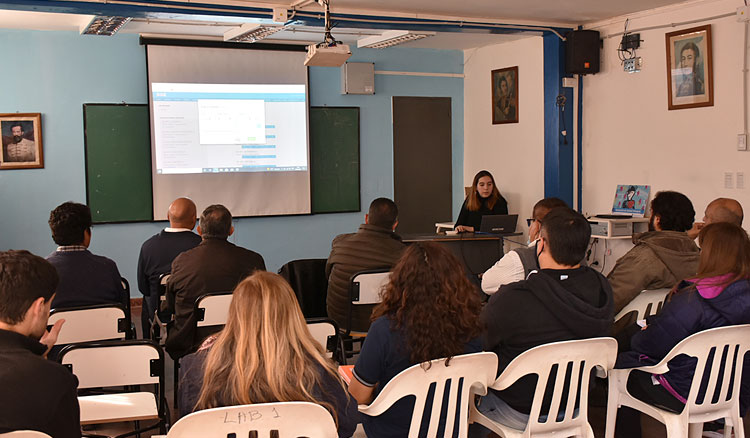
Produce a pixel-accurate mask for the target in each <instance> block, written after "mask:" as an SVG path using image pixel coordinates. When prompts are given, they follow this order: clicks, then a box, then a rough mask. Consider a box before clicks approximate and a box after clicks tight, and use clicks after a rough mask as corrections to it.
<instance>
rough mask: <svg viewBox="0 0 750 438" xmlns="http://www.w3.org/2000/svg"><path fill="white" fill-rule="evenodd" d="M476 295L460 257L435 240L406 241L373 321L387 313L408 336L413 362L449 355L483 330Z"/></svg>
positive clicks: (479, 305)
mask: <svg viewBox="0 0 750 438" xmlns="http://www.w3.org/2000/svg"><path fill="white" fill-rule="evenodd" d="M480 310H481V304H480V301H479V295H478V293H477V291H476V290H475V289H474V287H473V286H472V285H471V283H470V282H469V280H468V279H467V278H466V274H465V273H464V270H463V269H462V268H461V263H460V262H459V261H458V259H457V258H456V257H455V256H454V255H453V254H451V253H450V252H448V250H446V249H445V248H443V247H442V246H440V245H438V244H435V243H430V242H426V243H415V244H413V245H410V246H409V247H408V248H407V249H406V251H404V254H403V255H402V256H401V259H399V261H398V263H397V264H396V266H394V267H393V271H392V272H391V278H390V281H389V282H388V284H387V286H386V287H385V289H384V290H383V294H382V301H381V302H380V304H378V305H377V306H376V307H375V309H374V310H373V313H372V319H373V321H374V320H375V319H377V318H379V317H381V316H387V317H388V318H389V319H391V320H392V321H393V322H395V324H396V327H397V328H398V329H399V330H401V331H402V332H403V334H404V338H405V339H406V346H407V350H408V351H409V360H410V361H411V363H414V364H417V363H420V364H423V366H424V367H427V368H429V364H427V365H424V364H425V362H427V361H430V360H433V359H440V358H444V357H445V358H451V357H453V356H455V355H457V354H462V353H463V352H464V351H465V345H466V343H467V342H469V341H470V340H471V339H473V338H475V337H476V336H478V335H479V334H480V332H481V323H480V320H479V312H480Z"/></svg>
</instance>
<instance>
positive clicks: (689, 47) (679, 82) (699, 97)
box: [666, 24, 714, 110]
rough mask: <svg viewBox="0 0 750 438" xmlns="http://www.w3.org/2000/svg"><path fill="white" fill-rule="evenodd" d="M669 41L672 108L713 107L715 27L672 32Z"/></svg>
mask: <svg viewBox="0 0 750 438" xmlns="http://www.w3.org/2000/svg"><path fill="white" fill-rule="evenodd" d="M666 38H667V87H668V90H669V93H668V95H667V99H668V100H669V102H668V104H669V109H670V110H676V109H685V108H697V107H702V106H713V105H714V71H713V62H712V53H711V25H710V24H708V25H705V26H700V27H693V28H690V29H684V30H679V31H677V32H670V33H668V34H667V35H666Z"/></svg>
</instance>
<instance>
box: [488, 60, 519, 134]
mask: <svg viewBox="0 0 750 438" xmlns="http://www.w3.org/2000/svg"><path fill="white" fill-rule="evenodd" d="M491 78H492V124H493V125H498V124H501V123H518V66H515V67H508V68H501V69H498V70H492V74H491Z"/></svg>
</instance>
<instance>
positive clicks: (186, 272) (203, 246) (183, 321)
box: [166, 205, 266, 360]
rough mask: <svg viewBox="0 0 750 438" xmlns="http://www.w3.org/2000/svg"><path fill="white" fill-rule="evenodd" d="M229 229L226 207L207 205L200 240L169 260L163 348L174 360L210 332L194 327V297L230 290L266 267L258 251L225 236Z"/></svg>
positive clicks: (229, 219) (200, 229) (193, 347)
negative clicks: (170, 316)
mask: <svg viewBox="0 0 750 438" xmlns="http://www.w3.org/2000/svg"><path fill="white" fill-rule="evenodd" d="M233 232H234V227H233V226H232V214H231V213H230V212H229V210H227V208H226V207H224V206H223V205H210V206H208V207H206V209H205V210H203V213H202V214H201V217H200V224H199V225H198V234H200V235H201V238H202V240H201V243H200V244H199V245H198V246H196V247H195V248H193V249H189V250H187V251H185V252H183V253H182V254H180V255H178V256H177V258H175V259H174V261H173V262H172V275H171V276H170V277H169V281H168V282H167V309H168V310H169V311H170V312H172V313H174V324H173V325H172V326H171V327H169V329H168V330H167V340H166V350H167V352H168V353H169V355H170V356H172V358H173V359H175V360H176V359H179V358H181V357H182V356H184V355H186V354H188V353H192V352H193V351H195V350H196V349H197V348H198V347H199V346H200V344H201V342H203V338H204V337H205V336H207V335H209V334H210V333H199V332H198V331H197V330H196V327H195V325H196V322H197V319H196V317H195V314H194V312H193V309H194V306H195V301H196V300H197V299H198V298H200V297H201V295H205V294H207V293H209V292H231V291H233V290H234V287H235V286H237V284H238V283H239V282H240V281H242V280H243V279H244V278H245V277H247V276H248V275H250V274H252V273H253V271H255V270H256V269H260V270H265V269H266V264H265V263H264V261H263V257H261V255H260V254H258V253H257V252H254V251H250V250H249V249H245V248H241V247H239V246H236V245H234V244H232V243H230V242H229V241H228V240H227V238H228V237H229V236H231V235H232V233H233Z"/></svg>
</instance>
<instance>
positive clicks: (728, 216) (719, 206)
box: [687, 198, 745, 240]
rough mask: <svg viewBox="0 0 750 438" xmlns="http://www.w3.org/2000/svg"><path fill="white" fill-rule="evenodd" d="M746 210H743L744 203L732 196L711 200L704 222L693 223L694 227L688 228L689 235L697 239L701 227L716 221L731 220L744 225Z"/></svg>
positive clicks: (731, 222)
mask: <svg viewBox="0 0 750 438" xmlns="http://www.w3.org/2000/svg"><path fill="white" fill-rule="evenodd" d="M744 216H745V214H744V212H743V211H742V205H740V203H739V202H737V200H735V199H731V198H716V199H714V200H713V201H711V202H710V203H709V204H708V206H707V207H706V210H705V211H704V212H703V222H696V223H694V224H693V228H691V229H689V230H688V232H687V233H688V236H690V238H691V239H693V240H695V239H696V238H698V233H700V232H701V228H703V227H704V226H706V225H708V224H713V223H716V222H729V223H730V224H735V225H737V226H738V227H741V226H742V220H743V219H744Z"/></svg>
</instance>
